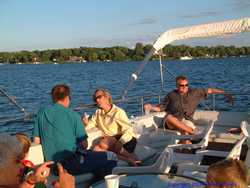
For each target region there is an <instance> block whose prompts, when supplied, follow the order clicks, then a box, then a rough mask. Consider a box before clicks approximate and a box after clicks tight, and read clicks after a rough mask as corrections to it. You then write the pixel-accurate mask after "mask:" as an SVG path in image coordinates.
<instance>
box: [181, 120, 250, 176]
mask: <svg viewBox="0 0 250 188" xmlns="http://www.w3.org/2000/svg"><path fill="white" fill-rule="evenodd" d="M248 128H249V125H248V123H247V122H246V121H242V122H241V130H242V133H243V134H242V136H241V139H240V140H238V141H237V143H236V144H235V145H234V147H233V149H232V150H231V151H230V152H226V151H216V150H203V151H198V152H197V153H196V155H195V156H200V159H202V158H203V156H215V157H222V158H223V157H225V158H227V159H229V158H232V159H239V158H240V154H241V149H242V145H243V143H244V142H245V140H246V139H247V138H249V133H248V130H247V129H248ZM200 161H201V160H200ZM246 164H247V163H246ZM177 166H178V167H177V174H178V175H185V176H188V177H195V178H197V179H200V180H202V177H204V174H206V173H207V170H208V167H209V166H207V165H199V163H179V164H178V165H177ZM203 180H204V179H203Z"/></svg>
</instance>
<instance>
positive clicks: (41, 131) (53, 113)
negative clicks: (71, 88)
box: [33, 103, 87, 161]
mask: <svg viewBox="0 0 250 188" xmlns="http://www.w3.org/2000/svg"><path fill="white" fill-rule="evenodd" d="M33 135H34V137H39V138H40V140H41V144H42V148H43V152H44V157H45V160H46V161H48V160H54V161H58V160H61V159H63V158H65V157H67V156H68V155H70V154H71V153H72V152H75V150H76V149H77V145H78V144H79V143H80V142H81V141H83V140H85V139H86V138H87V134H86V131H85V128H84V126H83V123H82V120H81V117H80V115H79V114H78V113H77V112H74V111H72V110H71V109H69V108H65V107H64V106H62V105H60V104H57V103H56V104H53V105H51V106H48V107H45V108H42V109H40V110H39V112H38V114H37V117H36V121H35V127H34V132H33Z"/></svg>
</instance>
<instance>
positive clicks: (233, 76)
mask: <svg viewBox="0 0 250 188" xmlns="http://www.w3.org/2000/svg"><path fill="white" fill-rule="evenodd" d="M139 65H140V62H119V63H118V62H111V63H84V64H49V65H45V64H38V65H28V64H27V65H1V66H0V87H1V88H4V90H5V91H6V92H7V93H8V94H9V95H11V96H15V97H16V100H17V102H18V103H19V104H21V105H22V106H24V107H25V109H26V110H27V111H28V112H36V111H37V110H38V109H39V107H40V106H43V105H47V104H49V103H50V102H51V99H50V90H51V88H52V87H53V86H54V85H55V84H59V83H65V84H68V85H69V86H70V87H71V91H72V107H73V108H74V107H77V106H78V105H79V104H87V103H92V100H91V99H92V97H91V96H92V94H93V92H94V91H95V89H96V88H98V87H102V88H107V89H109V90H110V91H111V93H112V94H113V97H114V98H115V99H117V98H119V96H121V94H122V91H123V90H124V88H125V87H126V86H127V84H128V80H129V77H130V75H131V73H133V72H135V71H136V70H137V68H138V66H139ZM163 65H164V67H165V69H164V79H165V82H164V90H165V92H168V91H170V90H172V89H174V88H175V79H174V76H176V75H180V74H184V75H187V76H188V77H189V80H190V85H191V87H216V88H222V89H225V90H226V91H229V92H231V93H234V94H235V96H236V100H235V103H234V105H233V106H231V105H228V104H225V103H224V98H223V96H218V97H216V99H218V100H217V101H218V102H217V103H216V107H217V108H218V109H220V110H232V111H249V110H250V100H249V99H250V76H249V75H250V57H242V58H224V59H195V60H191V61H177V60H176V61H167V62H163ZM160 88H161V82H160V73H159V62H149V63H148V65H147V66H146V67H145V69H144V71H143V72H142V74H141V75H140V77H139V79H138V80H137V81H136V82H135V83H134V85H133V87H132V88H131V89H130V90H129V92H128V96H129V97H135V96H138V95H149V94H153V93H159V91H160ZM137 102H138V100H137V101H131V102H130V103H129V104H119V106H121V107H123V108H124V109H125V110H126V111H127V112H128V115H129V116H131V115H139V114H140V113H141V108H140V105H135V104H136V103H137ZM146 102H149V100H146ZM151 102H152V101H151ZM153 102H157V98H155V99H153ZM208 102H209V100H208ZM206 103H207V102H206ZM0 106H1V107H0V118H2V117H3V116H15V115H17V114H19V112H18V110H16V108H15V107H14V105H12V104H10V103H9V102H7V100H6V98H3V97H0ZM92 111H93V110H87V112H89V113H91V112H92ZM80 113H81V114H82V113H83V111H80ZM18 131H24V132H27V133H28V134H30V133H31V131H32V124H27V123H12V124H2V125H1V124H0V132H10V133H15V132H18Z"/></svg>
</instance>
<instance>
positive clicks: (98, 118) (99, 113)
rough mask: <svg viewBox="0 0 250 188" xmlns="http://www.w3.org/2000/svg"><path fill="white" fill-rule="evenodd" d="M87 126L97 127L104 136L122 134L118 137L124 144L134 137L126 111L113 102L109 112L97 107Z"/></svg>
mask: <svg viewBox="0 0 250 188" xmlns="http://www.w3.org/2000/svg"><path fill="white" fill-rule="evenodd" d="M87 126H88V128H92V127H97V128H99V129H100V130H102V132H103V134H104V135H105V136H116V135H122V136H121V138H120V139H119V141H120V142H121V143H122V144H126V143H127V142H129V141H130V140H131V139H132V138H133V137H135V133H134V131H133V128H132V126H131V124H130V122H129V119H128V117H127V114H126V112H125V111H124V110H123V109H121V108H119V107H117V106H116V105H114V104H113V105H112V108H111V110H110V111H109V112H105V111H104V110H103V109H97V110H96V112H95V114H94V115H93V116H92V117H91V119H90V121H89V123H88V125H87Z"/></svg>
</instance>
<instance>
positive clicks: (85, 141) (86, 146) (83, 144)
mask: <svg viewBox="0 0 250 188" xmlns="http://www.w3.org/2000/svg"><path fill="white" fill-rule="evenodd" d="M82 147H83V149H87V148H88V140H87V139H86V140H84V141H82Z"/></svg>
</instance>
